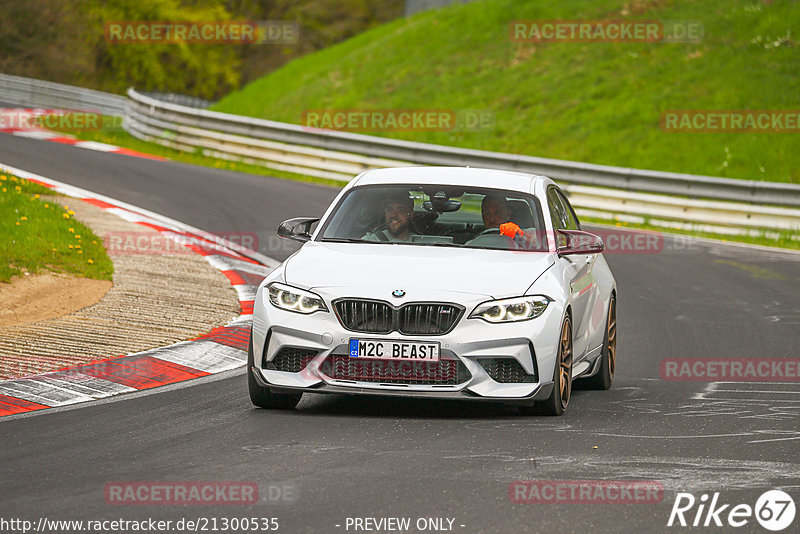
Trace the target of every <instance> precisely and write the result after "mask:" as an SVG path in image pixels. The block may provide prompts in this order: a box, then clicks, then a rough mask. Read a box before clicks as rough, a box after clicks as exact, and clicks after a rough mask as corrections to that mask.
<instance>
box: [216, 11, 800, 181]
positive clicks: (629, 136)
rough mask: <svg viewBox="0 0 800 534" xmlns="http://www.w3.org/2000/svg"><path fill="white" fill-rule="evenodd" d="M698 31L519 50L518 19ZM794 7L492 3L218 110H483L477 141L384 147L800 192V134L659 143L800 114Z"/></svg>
mask: <svg viewBox="0 0 800 534" xmlns="http://www.w3.org/2000/svg"><path fill="white" fill-rule="evenodd" d="M550 19H559V20H575V19H588V20H598V19H627V20H653V19H656V20H675V19H682V20H686V19H688V20H696V21H700V22H702V24H703V26H704V38H703V39H702V40H701V41H700V42H697V43H663V42H660V43H592V42H589V43H575V42H562V43H519V42H512V41H511V40H510V39H509V23H510V22H511V21H514V20H540V21H541V20H550ZM798 27H800V4H798V3H797V2H793V1H790V0H774V1H769V2H767V1H761V0H728V1H726V2H712V1H710V0H705V1H699V0H570V1H565V2H549V1H546V0H527V1H524V0H486V1H482V2H474V3H469V4H464V5H454V6H451V7H449V8H446V9H442V10H438V11H429V12H426V13H422V14H419V15H417V16H414V17H411V18H408V19H406V18H401V19H398V20H396V21H394V22H391V23H389V24H386V25H383V26H380V27H377V28H375V29H373V30H370V31H368V32H366V33H363V34H361V35H358V36H356V37H355V38H353V39H350V40H348V41H346V42H344V43H341V44H338V45H336V46H333V47H330V48H327V49H324V50H322V51H319V52H316V53H313V54H309V55H307V56H305V57H302V58H300V59H297V60H294V61H292V62H291V63H289V64H287V65H285V66H284V67H283V68H281V69H279V70H277V71H274V72H272V73H270V74H268V75H266V76H264V77H263V78H260V79H258V80H256V81H255V82H253V83H251V84H249V85H248V86H246V87H245V88H243V89H242V90H240V91H238V92H234V93H232V94H230V95H228V96H227V97H225V98H224V99H223V100H221V101H220V102H219V103H218V104H216V106H215V107H214V109H216V110H218V111H223V112H228V113H235V114H240V115H249V116H254V117H262V118H266V119H272V120H277V121H283V122H291V123H301V121H302V115H303V111H304V110H306V109H319V108H336V109H339V108H378V109H386V108H392V109H398V108H405V109H408V108H414V109H420V108H433V109H452V110H463V109H479V110H488V111H489V112H492V113H494V117H495V124H494V127H493V128H491V129H486V130H484V131H477V132H424V131H414V132H384V133H379V135H386V136H389V137H394V138H399V139H408V140H414V141H422V142H430V143H438V144H445V145H454V146H459V147H468V148H479V149H486V150H494V151H502V152H512V153H519V154H527V155H533V156H541V157H548V158H559V159H567V160H575V161H584V162H592V163H599V164H607V165H619V166H626V167H634V168H641V169H657V170H662V171H674V172H685V173H692V174H702V175H712V176H725V177H732V178H743V179H755V180H770V181H778V182H793V183H800V132H795V133H770V132H760V133H698V132H692V133H689V132H667V131H663V130H662V129H661V128H660V117H661V114H662V113H663V112H665V111H667V110H731V109H732V110H741V109H752V110H797V109H798V108H800V104H799V103H798V98H797V95H798V94H800V74H799V73H800V71H799V70H798V67H797V66H798V65H799V64H800V40H799V39H798V37H796V34H797V31H796V29H797V28H798Z"/></svg>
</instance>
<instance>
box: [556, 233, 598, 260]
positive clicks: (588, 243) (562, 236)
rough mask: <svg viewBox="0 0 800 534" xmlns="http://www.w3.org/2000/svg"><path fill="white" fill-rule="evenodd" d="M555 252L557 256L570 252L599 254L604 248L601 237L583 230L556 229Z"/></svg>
mask: <svg viewBox="0 0 800 534" xmlns="http://www.w3.org/2000/svg"><path fill="white" fill-rule="evenodd" d="M556 239H557V240H558V248H557V252H558V255H559V256H569V255H571V254H600V253H601V252H603V251H604V250H605V248H606V246H605V244H604V243H603V239H602V238H601V237H600V236H598V235H595V234H592V233H589V232H584V231H583V230H558V231H557V232H556Z"/></svg>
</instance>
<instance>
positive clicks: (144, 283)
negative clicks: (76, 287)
mask: <svg viewBox="0 0 800 534" xmlns="http://www.w3.org/2000/svg"><path fill="white" fill-rule="evenodd" d="M53 200H56V201H59V202H61V203H63V202H64V197H58V198H54V199H53ZM69 205H70V208H71V209H73V210H74V211H75V218H77V219H78V220H80V221H81V222H83V223H84V224H86V225H87V226H89V227H90V228H91V229H92V230H93V231H94V232H95V233H96V234H97V235H98V236H100V237H105V236H109V235H111V236H115V237H118V238H119V237H120V236H122V237H127V236H131V237H136V238H140V237H142V238H145V239H143V240H142V241H141V242H142V243H161V244H163V243H164V242H165V239H166V238H164V237H162V236H161V235H160V234H159V233H158V232H156V231H154V230H151V229H149V228H147V227H145V226H142V225H139V224H135V223H131V222H128V221H125V220H124V219H122V218H120V217H118V216H116V215H114V214H112V213H108V212H106V211H104V210H102V209H100V208H97V207H95V206H92V205H90V204H87V203H86V202H82V201H80V200H76V199H69ZM170 244H172V243H170ZM146 248H149V247H146V246H142V247H141V248H140V249H139V250H138V251H137V250H126V249H125V247H111V249H110V250H109V255H110V256H111V259H112V261H113V262H114V281H113V286H112V287H111V288H110V289H109V290H108V292H107V293H105V295H104V296H103V297H102V298H101V299H100V300H99V301H98V302H96V303H94V304H92V305H90V306H88V307H85V308H83V309H80V310H79V311H76V312H74V313H71V314H68V315H64V316H62V317H58V318H53V319H45V320H39V321H36V322H31V323H27V324H23V325H18V326H7V327H2V328H0V380H6V379H10V378H19V377H23V376H29V375H34V374H38V373H42V372H45V371H52V370H55V369H60V368H63V367H67V366H72V365H77V364H81V363H86V362H90V361H94V360H100V359H105V358H110V357H115V356H121V355H126V354H132V353H135V352H141V351H144V350H148V349H153V348H157V347H161V346H164V345H170V344H173V343H176V342H178V341H184V340H187V339H193V338H195V337H197V336H199V335H201V334H203V333H206V332H208V331H210V330H211V329H212V328H214V327H216V326H221V325H224V324H226V323H228V322H230V321H231V320H232V319H234V318H236V317H237V316H238V315H239V313H240V307H239V300H238V297H237V293H236V291H235V290H234V288H233V287H232V286H231V285H230V282H229V280H228V279H227V278H226V277H225V275H223V274H222V273H221V272H220V271H218V270H217V269H215V268H214V267H212V266H211V265H210V264H209V263H208V262H207V261H206V260H205V259H204V258H203V257H202V256H200V255H198V254H195V253H194V252H192V251H190V250H189V249H184V247H181V246H177V245H175V246H172V247H161V248H162V249H164V248H167V249H169V250H171V251H172V252H167V253H153V251H152V250H145V249H146ZM115 249H122V250H115ZM176 249H180V250H179V251H176Z"/></svg>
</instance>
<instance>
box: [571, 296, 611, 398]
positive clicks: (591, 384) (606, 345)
mask: <svg viewBox="0 0 800 534" xmlns="http://www.w3.org/2000/svg"><path fill="white" fill-rule="evenodd" d="M616 368H617V299H616V297H615V296H614V295H613V294H612V295H611V300H610V302H609V303H608V316H607V318H606V335H605V337H604V338H603V352H602V354H600V369H599V370H598V371H597V373H596V374H595V375H594V376H590V377H589V378H584V379H583V380H581V381H580V382H581V386H583V387H584V388H585V389H601V390H602V389H609V388H610V387H611V384H613V383H614V372H615V371H616Z"/></svg>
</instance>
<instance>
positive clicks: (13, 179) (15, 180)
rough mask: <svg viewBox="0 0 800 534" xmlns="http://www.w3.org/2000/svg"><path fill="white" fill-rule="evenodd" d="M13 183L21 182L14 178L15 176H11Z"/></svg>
mask: <svg viewBox="0 0 800 534" xmlns="http://www.w3.org/2000/svg"><path fill="white" fill-rule="evenodd" d="M11 181H12V182H19V180H17V177H16V176H13V175H12V176H11Z"/></svg>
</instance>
